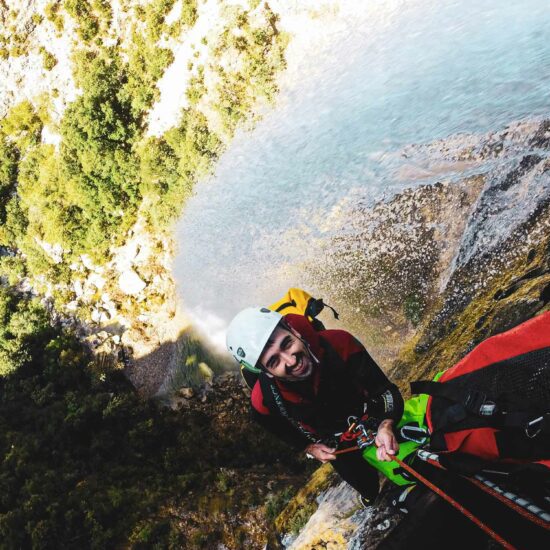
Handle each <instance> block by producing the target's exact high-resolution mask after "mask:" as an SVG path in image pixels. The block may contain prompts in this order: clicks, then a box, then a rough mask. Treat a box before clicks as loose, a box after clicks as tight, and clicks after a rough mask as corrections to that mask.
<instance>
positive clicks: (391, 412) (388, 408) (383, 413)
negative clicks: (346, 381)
mask: <svg viewBox="0 0 550 550" xmlns="http://www.w3.org/2000/svg"><path fill="white" fill-rule="evenodd" d="M361 347H362V346H361ZM348 361H349V368H350V371H351V374H352V376H353V378H354V380H355V381H356V383H357V384H358V385H359V387H360V388H361V389H363V390H365V391H366V404H367V413H368V414H369V416H371V417H375V418H378V419H380V420H384V419H386V418H390V419H392V420H394V421H395V422H398V421H399V420H400V419H401V416H403V398H402V397H401V392H400V391H399V388H398V387H397V386H396V385H395V384H392V383H391V382H390V380H389V379H388V377H387V376H386V375H385V374H384V373H383V372H382V369H381V368H380V367H379V366H378V365H377V364H376V361H375V360H374V359H373V358H372V357H371V356H370V355H369V353H368V351H367V350H366V349H365V348H363V349H362V351H359V352H356V353H354V354H353V355H351V356H350V358H349V359H348Z"/></svg>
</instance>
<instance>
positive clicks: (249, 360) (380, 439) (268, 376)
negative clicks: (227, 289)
mask: <svg viewBox="0 0 550 550" xmlns="http://www.w3.org/2000/svg"><path fill="white" fill-rule="evenodd" d="M227 347H228V349H229V351H230V352H231V354H232V355H233V357H234V358H235V359H236V360H237V361H238V362H239V364H240V365H241V366H243V367H244V368H246V369H248V370H251V371H253V372H255V373H257V374H258V380H257V382H256V384H255V385H254V387H253V389H252V395H251V404H252V415H253V418H254V419H255V420H256V421H257V422H259V423H260V424H261V425H262V426H263V427H265V428H266V429H267V430H269V431H270V432H272V433H274V434H275V435H277V436H278V437H280V438H281V439H283V440H284V441H285V442H287V443H288V444H289V445H291V446H292V447H294V448H295V449H297V450H301V451H303V452H306V453H307V454H308V455H310V456H313V457H314V458H316V459H317V460H319V461H321V462H323V463H325V462H329V461H330V462H331V463H332V465H333V466H334V468H335V469H336V471H337V472H338V473H339V474H340V475H341V477H342V478H343V479H344V480H346V481H347V482H348V483H349V484H350V485H351V486H352V487H353V488H355V489H356V490H357V491H358V492H359V493H360V495H361V497H362V502H363V503H364V504H367V503H368V502H370V501H372V500H373V499H374V498H375V497H376V495H377V494H378V474H377V472H376V471H375V470H374V469H372V468H371V467H370V466H369V465H368V464H367V462H365V460H363V458H362V456H361V453H359V452H351V453H345V454H342V455H336V454H335V450H336V448H335V443H334V442H335V441H336V438H337V434H340V433H342V432H344V431H345V430H346V429H347V427H348V417H349V416H358V417H360V416H362V415H363V414H364V412H365V411H366V412H367V413H368V415H369V419H370V421H371V422H372V423H374V425H375V427H377V436H376V440H375V444H376V446H377V447H378V449H377V457H378V459H379V460H392V456H393V455H394V454H396V453H397V451H398V444H397V440H396V438H395V435H394V433H393V424H394V422H397V421H398V420H399V419H400V418H401V415H402V413H403V399H402V397H401V394H400V393H399V390H398V389H397V387H396V386H395V384H392V383H391V382H390V381H389V380H388V378H387V377H386V376H385V375H384V373H383V372H382V370H381V369H380V367H379V366H378V365H377V364H376V362H375V361H374V360H373V359H372V357H371V356H370V355H369V354H368V352H367V351H366V349H365V348H364V347H363V345H362V344H361V343H360V342H359V341H358V340H357V339H356V338H354V337H353V336H352V335H351V334H350V333H348V332H346V331H343V330H321V331H317V330H315V329H314V328H313V326H312V325H311V323H310V322H309V321H308V319H307V318H306V317H304V316H302V315H287V316H285V317H283V316H282V315H281V314H280V313H277V312H274V311H271V310H269V309H267V308H260V307H256V308H247V309H245V310H243V311H241V312H240V313H239V314H238V315H236V316H235V318H234V319H233V321H232V322H231V324H230V326H229V328H228V331H227Z"/></svg>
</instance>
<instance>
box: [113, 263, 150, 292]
mask: <svg viewBox="0 0 550 550" xmlns="http://www.w3.org/2000/svg"><path fill="white" fill-rule="evenodd" d="M118 286H119V288H120V290H122V292H124V294H128V295H130V296H135V295H136V294H139V293H140V292H141V291H142V290H143V289H144V288H145V287H146V286H147V285H146V284H145V282H144V281H143V280H142V279H141V278H140V276H139V275H138V274H137V273H136V272H135V271H134V270H133V269H128V270H127V271H124V272H123V273H122V274H121V275H120V277H119V278H118Z"/></svg>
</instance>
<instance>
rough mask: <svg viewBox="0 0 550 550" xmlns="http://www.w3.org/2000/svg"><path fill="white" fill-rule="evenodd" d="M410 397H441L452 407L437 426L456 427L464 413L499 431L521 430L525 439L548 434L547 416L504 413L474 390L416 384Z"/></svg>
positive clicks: (529, 411)
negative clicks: (486, 420)
mask: <svg viewBox="0 0 550 550" xmlns="http://www.w3.org/2000/svg"><path fill="white" fill-rule="evenodd" d="M411 392H412V393H413V394H419V393H425V394H428V395H432V396H434V397H443V398H445V399H448V400H449V401H452V402H453V403H454V404H453V405H451V406H449V407H447V408H446V410H445V413H444V418H443V419H441V421H440V424H441V426H442V427H443V426H448V425H451V424H456V423H458V422H460V421H462V420H464V419H465V418H466V416H467V414H468V413H471V414H475V415H476V416H480V417H484V418H494V419H495V422H494V423H495V425H497V426H498V427H500V428H521V429H523V430H525V432H526V434H527V435H528V436H529V437H535V436H536V435H537V434H538V433H550V412H548V411H545V412H540V411H536V410H533V409H529V408H526V409H525V410H522V411H507V410H506V409H505V407H504V406H502V405H500V404H499V403H498V401H497V400H491V399H489V397H488V395H487V394H486V393H485V392H483V391H479V390H476V389H475V388H470V389H464V388H456V387H453V386H451V385H450V384H445V383H441V382H432V381H427V380H419V381H416V382H411ZM533 434H534V435H533Z"/></svg>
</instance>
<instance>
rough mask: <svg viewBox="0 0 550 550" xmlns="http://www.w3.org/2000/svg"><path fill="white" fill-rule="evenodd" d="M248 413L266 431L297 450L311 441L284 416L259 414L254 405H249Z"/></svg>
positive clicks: (302, 448)
mask: <svg viewBox="0 0 550 550" xmlns="http://www.w3.org/2000/svg"><path fill="white" fill-rule="evenodd" d="M250 415H251V417H252V419H253V420H254V421H255V422H257V423H258V424H260V425H261V426H262V427H264V428H265V429H266V430H267V431H268V432H271V433H272V434H273V435H275V436H277V437H278V438H279V439H281V440H282V441H284V442H285V443H286V444H287V445H290V446H291V447H292V448H294V449H296V450H297V451H303V450H304V449H305V448H306V447H307V446H308V445H309V444H310V443H311V441H309V439H308V438H307V437H306V436H305V435H303V434H301V433H300V432H299V431H298V430H297V429H295V428H294V427H292V426H291V425H290V423H289V422H287V421H286V420H285V419H284V418H281V417H276V416H272V415H268V414H260V413H259V412H258V411H257V410H256V409H254V407H250Z"/></svg>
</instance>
